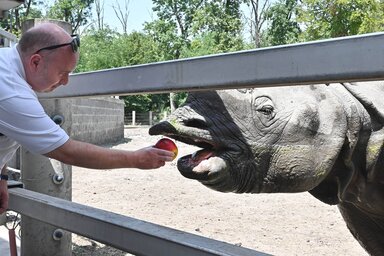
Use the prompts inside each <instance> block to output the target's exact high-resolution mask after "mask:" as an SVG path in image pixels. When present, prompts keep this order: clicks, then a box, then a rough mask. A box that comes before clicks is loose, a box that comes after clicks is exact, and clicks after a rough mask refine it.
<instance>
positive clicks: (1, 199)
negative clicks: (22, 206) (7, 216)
mask: <svg viewBox="0 0 384 256" xmlns="http://www.w3.org/2000/svg"><path fill="white" fill-rule="evenodd" d="M8 199H9V195H8V184H7V181H6V180H0V214H1V213H4V212H5V211H6V210H7V209H8Z"/></svg>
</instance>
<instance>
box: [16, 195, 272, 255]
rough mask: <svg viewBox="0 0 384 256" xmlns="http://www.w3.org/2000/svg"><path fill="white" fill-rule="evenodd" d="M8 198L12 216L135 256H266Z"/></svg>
mask: <svg viewBox="0 0 384 256" xmlns="http://www.w3.org/2000/svg"><path fill="white" fill-rule="evenodd" d="M9 195H10V200H9V208H10V209H11V210H13V211H15V212H19V213H21V214H23V215H26V216H29V217H31V218H34V219H37V220H39V221H42V222H44V223H47V224H51V225H54V226H57V227H60V228H62V229H65V230H68V231H70V232H73V233H76V234H79V235H82V236H85V237H89V238H91V239H94V240H96V241H99V242H101V243H104V244H108V245H111V246H113V247H115V248H118V249H121V250H123V251H126V252H129V253H133V254H135V255H159V256H162V255H164V256H173V255H174V256H180V255H183V256H208V255H209V256H212V255H226V256H230V255H231V256H266V255H268V254H265V253H261V252H257V251H254V250H251V249H247V248H244V247H239V246H235V245H231V244H228V243H224V242H220V241H217V240H213V239H209V238H205V237H202V236H198V235H194V234H190V233H187V232H183V231H180V230H176V229H171V228H167V227H163V226H160V225H156V224H153V223H149V222H145V221H141V220H137V219H134V218H130V217H127V216H123V215H119V214H115V213H111V212H107V211H104V210H100V209H97V208H93V207H89V206H85V205H81V204H77V203H74V202H70V201H66V200H63V199H59V198H55V197H51V196H48V195H44V194H40V193H36V192H33V191H30V190H26V189H22V188H12V189H10V190H9Z"/></svg>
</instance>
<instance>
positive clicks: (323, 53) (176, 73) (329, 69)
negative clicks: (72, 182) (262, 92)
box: [10, 33, 384, 256]
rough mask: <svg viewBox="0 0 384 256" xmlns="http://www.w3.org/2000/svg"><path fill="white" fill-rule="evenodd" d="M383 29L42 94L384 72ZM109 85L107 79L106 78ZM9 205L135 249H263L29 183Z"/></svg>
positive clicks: (349, 77)
mask: <svg viewBox="0 0 384 256" xmlns="http://www.w3.org/2000/svg"><path fill="white" fill-rule="evenodd" d="M383 41H384V34H383V33H375V34H369V35H364V36H353V37H346V38H339V39H332V40H324V41H318V42H311V43H304V44H296V45H288V46H281V47H272V48H265V49H258V50H253V51H243V52H238V53H231V54H221V55H213V56H206V57H200V58H192V59H185V60H178V61H169V62H162V63H153V64H147V65H140V66H134V67H127V68H118V69H110V70H103V71H98V72H88V73H81V74H75V75H72V76H71V82H70V84H69V86H65V87H61V88H59V89H58V90H57V91H55V92H53V93H51V94H40V95H39V96H40V97H41V98H64V97H85V96H95V95H126V94H139V93H162V92H171V91H191V90H212V89H229V88H245V87H266V86H280V85H284V86H287V85H294V84H315V83H332V82H340V81H343V82H353V81H364V80H383V79H384V44H383ZM105 85H108V86H105ZM10 196H11V198H10V199H11V200H10V208H11V209H13V210H15V211H17V212H20V213H22V214H23V215H26V216H30V217H32V218H36V219H38V220H40V221H42V222H46V223H50V224H53V225H57V226H59V227H61V228H63V229H65V230H69V231H71V232H74V233H78V234H81V235H84V236H87V237H90V238H93V239H95V240H97V241H101V242H103V243H106V244H109V245H113V246H115V247H117V248H120V249H123V250H125V251H128V252H133V253H137V254H138V255H167V256H169V255H237V256H241V255H264V254H263V253H260V252H256V251H252V250H249V249H246V248H240V247H237V246H234V245H230V244H226V243H223V242H218V241H214V240H212V239H208V238H203V237H200V236H195V235H192V234H188V233H186V232H182V231H178V230H173V229H169V228H166V227H161V226H158V225H154V224H151V223H147V222H143V221H139V220H135V219H132V218H128V217H125V216H121V215H117V214H114V213H110V212H105V211H102V210H98V209H94V208H91V207H87V206H84V205H78V204H76V203H73V202H69V201H65V200H62V199H57V198H53V197H50V196H46V195H42V194H37V193H35V192H31V191H26V190H24V189H18V188H16V189H11V190H10Z"/></svg>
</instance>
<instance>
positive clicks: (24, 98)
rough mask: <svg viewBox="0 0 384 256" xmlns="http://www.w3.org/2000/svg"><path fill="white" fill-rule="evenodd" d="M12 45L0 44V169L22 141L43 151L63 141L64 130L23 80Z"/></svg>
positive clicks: (49, 150)
mask: <svg viewBox="0 0 384 256" xmlns="http://www.w3.org/2000/svg"><path fill="white" fill-rule="evenodd" d="M25 79H26V77H25V71H24V67H23V64H22V62H21V59H20V55H19V53H18V51H17V48H16V46H13V47H12V48H0V133H2V134H4V136H0V170H1V169H2V168H3V166H4V165H5V164H6V163H7V162H8V161H9V160H10V159H11V158H12V156H13V154H14V153H15V151H16V150H17V148H18V147H19V145H22V146H23V147H25V148H26V149H28V150H29V151H31V152H34V153H37V154H45V153H48V152H51V151H52V150H54V149H56V148H58V147H60V146H61V145H63V144H64V143H65V142H66V141H67V140H68V139H69V137H68V135H67V134H66V132H65V131H64V130H63V129H61V128H60V126H58V125H57V124H55V123H54V122H53V121H52V120H51V118H50V117H49V116H47V114H46V113H45V111H44V109H43V107H42V106H41V104H40V102H39V100H38V98H37V95H36V93H35V92H34V91H33V90H32V89H31V87H30V85H29V84H28V83H27V82H26V81H25Z"/></svg>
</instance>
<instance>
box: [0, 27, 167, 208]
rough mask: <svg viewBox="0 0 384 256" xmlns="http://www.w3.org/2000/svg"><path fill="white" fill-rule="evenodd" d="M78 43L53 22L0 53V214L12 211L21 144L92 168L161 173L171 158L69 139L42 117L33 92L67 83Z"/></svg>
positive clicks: (162, 153) (164, 153)
mask: <svg viewBox="0 0 384 256" xmlns="http://www.w3.org/2000/svg"><path fill="white" fill-rule="evenodd" d="M79 47H80V40H79V38H78V37H77V36H70V35H69V34H68V33H67V32H66V31H65V30H63V29H62V28H61V27H59V26H57V25H55V24H53V23H43V24H40V25H38V26H35V27H34V28H31V29H30V30H28V31H27V32H26V33H25V34H24V35H23V36H22V37H21V39H20V42H19V43H18V44H17V45H16V46H15V47H12V48H1V49H0V133H1V135H0V170H1V176H0V177H1V179H0V213H3V212H4V211H5V210H6V209H7V207H8V190H7V182H6V179H7V175H6V163H7V162H8V161H9V160H10V159H11V158H12V156H13V155H14V153H15V151H16V150H17V148H18V147H19V145H22V146H23V147H25V148H26V149H28V150H29V151H31V152H34V153H38V154H42V155H44V156H47V157H50V158H53V159H56V160H58V161H61V162H63V163H66V164H69V165H76V166H81V167H86V168H93V169H112V168H139V169H152V168H159V167H161V166H163V165H164V164H165V162H166V161H172V158H173V153H172V152H169V151H165V150H161V149H157V148H154V147H145V148H142V149H139V150H136V151H123V150H115V149H107V148H102V147H98V146H95V145H92V144H89V143H84V142H80V141H76V140H73V139H70V138H69V137H68V135H67V134H66V133H65V131H64V130H62V129H61V128H60V127H59V126H58V125H56V124H55V123H54V122H53V121H52V120H51V119H50V118H49V117H48V116H47V115H46V113H45V112H44V109H43V107H42V106H41V105H40V103H39V101H38V99H37V96H36V94H35V92H50V91H52V90H54V89H55V88H57V87H59V86H60V85H66V84H67V83H68V78H69V74H70V73H71V72H72V71H73V70H74V69H75V67H76V64H77V61H78V58H79V53H78V50H79V49H78V48H79Z"/></svg>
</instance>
